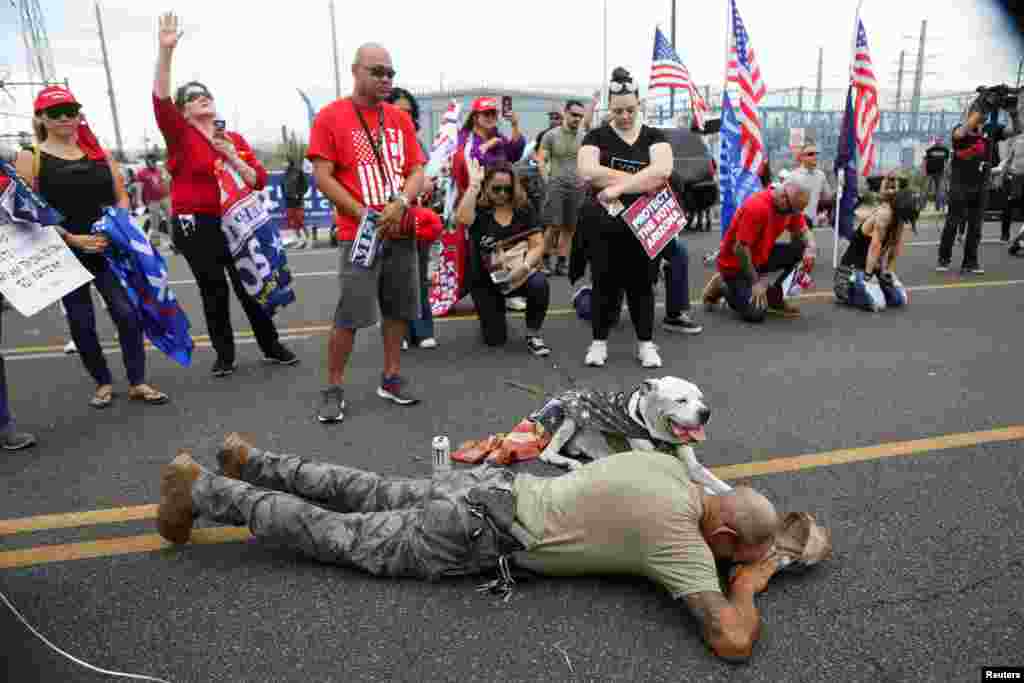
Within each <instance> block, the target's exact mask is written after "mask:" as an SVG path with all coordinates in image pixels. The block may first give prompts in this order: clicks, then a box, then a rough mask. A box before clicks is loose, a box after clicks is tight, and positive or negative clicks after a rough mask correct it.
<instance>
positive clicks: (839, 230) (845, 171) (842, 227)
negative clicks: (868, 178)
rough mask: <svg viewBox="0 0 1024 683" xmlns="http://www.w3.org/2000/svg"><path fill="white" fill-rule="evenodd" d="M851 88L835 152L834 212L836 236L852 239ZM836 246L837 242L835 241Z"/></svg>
mask: <svg viewBox="0 0 1024 683" xmlns="http://www.w3.org/2000/svg"><path fill="white" fill-rule="evenodd" d="M853 119H854V112H853V87H852V86H851V87H850V88H849V89H848V90H847V91H846V113H845V114H843V127H842V129H841V130H840V131H839V150H838V151H837V152H836V165H835V171H836V177H837V178H839V183H840V192H841V193H842V194H841V196H840V199H839V207H838V209H837V211H836V228H835V230H836V235H837V236H839V237H845V238H846V239H850V238H852V237H853V222H854V215H853V209H854V207H855V206H856V205H857V198H858V191H857V140H856V136H855V133H854V130H853V126H854V123H853ZM836 242H837V244H838V240H836Z"/></svg>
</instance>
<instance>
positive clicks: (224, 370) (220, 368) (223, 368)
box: [210, 358, 235, 377]
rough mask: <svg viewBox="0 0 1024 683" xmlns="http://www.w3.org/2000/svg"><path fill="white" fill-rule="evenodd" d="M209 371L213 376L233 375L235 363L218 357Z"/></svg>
mask: <svg viewBox="0 0 1024 683" xmlns="http://www.w3.org/2000/svg"><path fill="white" fill-rule="evenodd" d="M210 373H211V374H212V375H213V376H214V377H227V376H228V375H233V374H235V364H234V363H233V362H232V363H229V362H227V361H225V360H221V359H220V358H218V359H217V362H216V363H214V364H213V369H212V370H210Z"/></svg>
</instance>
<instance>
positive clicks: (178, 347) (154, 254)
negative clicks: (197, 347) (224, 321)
mask: <svg viewBox="0 0 1024 683" xmlns="http://www.w3.org/2000/svg"><path fill="white" fill-rule="evenodd" d="M93 232H96V233H100V234H103V235H106V236H107V237H108V238H109V239H110V248H109V249H107V251H106V252H105V253H104V255H105V256H106V257H107V263H109V264H110V269H111V270H112V271H113V272H114V274H115V275H116V276H117V279H118V280H120V281H121V286H123V287H124V289H125V292H127V294H128V299H129V300H130V301H131V302H132V306H133V307H134V308H135V310H136V311H137V312H138V314H139V321H140V322H141V323H142V330H143V331H144V332H145V333H146V336H147V337H148V338H149V340H150V341H151V342H153V346H155V347H157V348H158V349H160V350H161V351H163V352H164V353H166V354H167V355H168V356H170V357H171V358H173V359H174V360H176V361H177V362H178V363H180V364H181V365H184V366H185V367H188V366H189V365H191V364H192V335H191V334H189V328H190V327H191V325H190V324H189V322H188V317H187V316H186V315H185V312H184V311H182V310H181V306H179V305H178V300H177V299H175V298H174V293H173V292H171V289H170V287H169V286H168V284H167V263H166V262H165V261H164V257H163V256H162V255H161V254H160V252H159V251H157V250H155V249H153V246H152V245H151V244H150V243H149V240H148V239H146V236H145V235H143V234H142V231H141V230H139V229H138V228H137V227H136V226H135V224H134V223H132V220H131V218H129V216H128V210H127V209H115V208H107V209H106V210H105V211H104V212H103V217H102V218H100V219H99V220H98V221H96V223H95V224H94V225H93Z"/></svg>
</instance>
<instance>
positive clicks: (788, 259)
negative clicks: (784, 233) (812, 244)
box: [722, 242, 804, 323]
mask: <svg viewBox="0 0 1024 683" xmlns="http://www.w3.org/2000/svg"><path fill="white" fill-rule="evenodd" d="M803 249H804V248H803V245H801V244H800V243H793V242H790V243H789V244H776V245H775V246H773V247H772V252H771V255H770V256H769V257H768V262H767V263H765V264H764V265H762V266H759V267H758V268H757V272H758V274H760V275H764V274H765V273H774V272H776V271H781V272H780V273H779V276H778V277H777V278H776V279H775V283H774V284H773V285H772V286H771V287H769V288H768V305H769V306H773V305H776V304H780V303H781V302H782V283H783V282H785V280H786V278H787V277H789V274H790V273H792V272H793V270H794V269H795V268H796V267H797V265H798V264H799V263H800V259H801V258H803ZM722 282H723V283H724V284H725V300H726V301H728V302H729V306H730V308H732V310H734V311H736V312H737V313H739V315H740V317H741V318H743V319H744V320H746V321H747V322H751V323H759V322H763V321H764V319H765V317H767V314H768V311H767V310H766V309H763V308H758V307H756V306H754V304H753V288H754V283H753V282H751V281H750V280H748V279H747V278H745V277H744V276H743V275H741V274H737V275H725V274H723V275H722Z"/></svg>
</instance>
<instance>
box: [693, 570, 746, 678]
mask: <svg viewBox="0 0 1024 683" xmlns="http://www.w3.org/2000/svg"><path fill="white" fill-rule="evenodd" d="M686 606H687V607H688V608H689V610H690V613H691V614H693V616H694V617H695V618H696V619H697V621H698V623H700V626H701V631H702V634H703V636H704V642H705V643H707V645H708V647H709V648H711V651H712V652H714V653H715V655H716V656H718V657H721V658H722V659H725V660H727V661H730V662H745V661H747V660H748V659H750V656H751V654H752V653H753V650H754V643H755V642H756V641H757V639H758V638H760V637H761V614H760V612H758V611H757V607H755V606H754V591H753V589H751V588H750V587H747V586H745V585H744V584H740V585H739V586H734V587H733V589H732V595H731V596H730V598H729V599H726V597H725V596H724V595H722V594H721V593H717V592H715V593H712V592H704V593H693V594H691V595H687V596H686Z"/></svg>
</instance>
